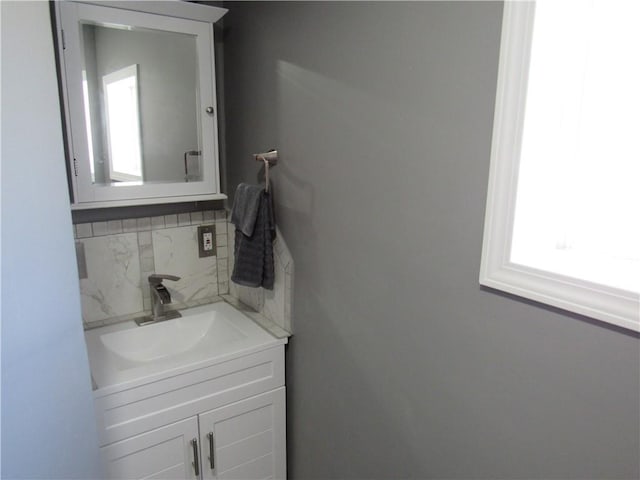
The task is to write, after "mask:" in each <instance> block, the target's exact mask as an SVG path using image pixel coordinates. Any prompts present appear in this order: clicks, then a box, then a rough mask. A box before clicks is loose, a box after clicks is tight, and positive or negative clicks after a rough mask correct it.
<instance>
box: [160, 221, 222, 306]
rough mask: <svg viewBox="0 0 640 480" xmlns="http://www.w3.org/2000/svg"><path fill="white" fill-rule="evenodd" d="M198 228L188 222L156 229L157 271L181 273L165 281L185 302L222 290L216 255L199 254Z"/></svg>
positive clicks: (175, 297)
mask: <svg viewBox="0 0 640 480" xmlns="http://www.w3.org/2000/svg"><path fill="white" fill-rule="evenodd" d="M178 221H179V220H178ZM197 231H198V227H197V226H188V227H178V228H172V229H166V230H156V231H154V232H153V233H152V241H153V257H154V264H155V271H156V273H166V274H170V275H177V276H179V277H181V279H180V280H178V281H177V282H171V281H167V282H165V283H164V285H165V286H166V287H167V289H169V292H170V293H171V296H172V298H173V299H174V301H176V302H182V303H185V302H189V301H193V300H199V299H203V298H209V297H212V296H214V295H217V294H218V279H217V275H216V259H215V257H204V258H199V257H198V240H197Z"/></svg>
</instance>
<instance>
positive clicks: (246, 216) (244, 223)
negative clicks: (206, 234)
mask: <svg viewBox="0 0 640 480" xmlns="http://www.w3.org/2000/svg"><path fill="white" fill-rule="evenodd" d="M263 192H264V187H262V186H261V185H249V184H247V183H241V184H240V185H238V188H236V194H235V196H234V197H233V207H231V223H233V224H234V225H235V226H236V228H238V230H240V231H241V232H242V233H244V234H245V235H247V236H248V237H250V236H251V235H253V228H254V226H255V223H256V218H257V217H258V209H259V207H260V202H261V200H262V193H263Z"/></svg>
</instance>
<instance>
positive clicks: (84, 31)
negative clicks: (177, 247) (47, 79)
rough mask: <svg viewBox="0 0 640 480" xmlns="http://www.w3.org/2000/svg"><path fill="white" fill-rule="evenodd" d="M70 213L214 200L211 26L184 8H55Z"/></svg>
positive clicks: (207, 14)
mask: <svg viewBox="0 0 640 480" xmlns="http://www.w3.org/2000/svg"><path fill="white" fill-rule="evenodd" d="M55 6H56V8H57V16H56V20H57V28H58V34H59V35H58V37H59V38H60V39H63V41H62V42H59V45H58V48H59V51H60V57H61V63H60V64H59V67H60V76H61V82H62V87H63V97H64V101H65V120H66V124H67V131H66V133H67V143H68V144H69V149H68V150H69V153H70V155H69V157H70V158H69V162H70V172H71V174H70V182H71V186H72V191H73V197H74V199H73V204H72V208H74V209H77V208H101V207H110V206H124V205H142V204H150V203H168V202H171V203H173V202H179V201H197V200H215V199H223V198H226V196H225V195H223V194H221V193H220V179H219V175H218V151H217V149H218V138H217V118H216V112H215V67H214V65H215V63H214V51H213V27H212V23H213V22H215V21H216V20H218V19H219V18H221V17H222V16H223V15H224V14H225V13H226V11H227V10H226V9H222V8H218V7H210V6H204V5H198V4H193V3H188V2H162V1H160V2H156V1H147V2H99V1H93V0H92V1H91V2H90V3H85V2H84V1H82V2H81V1H78V2H76V1H65V2H55Z"/></svg>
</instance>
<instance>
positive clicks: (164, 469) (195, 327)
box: [85, 302, 287, 479]
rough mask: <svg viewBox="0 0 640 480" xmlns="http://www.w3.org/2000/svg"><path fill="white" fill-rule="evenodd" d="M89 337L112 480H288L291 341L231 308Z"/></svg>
mask: <svg viewBox="0 0 640 480" xmlns="http://www.w3.org/2000/svg"><path fill="white" fill-rule="evenodd" d="M85 337H86V342H87V350H88V353H89V360H90V364H91V371H92V375H93V378H94V382H95V383H96V389H95V390H94V398H95V407H96V417H97V423H98V430H99V438H100V445H101V451H102V454H103V458H104V459H105V463H106V465H107V475H108V477H109V478H182V479H184V478H202V479H213V478H217V479H223V478H225V479H226V478H238V479H249V478H286V442H285V382H284V345H285V344H286V342H287V339H286V338H285V339H276V338H275V337H273V336H271V335H270V334H269V333H267V332H266V331H265V330H263V329H262V328H261V327H259V326H258V325H257V324H255V323H254V322H253V321H252V320H251V319H249V318H248V317H247V316H245V315H244V314H242V313H241V312H239V311H238V310H236V309H235V308H234V307H233V306H231V305H229V304H227V303H225V302H217V303H213V304H210V305H204V306H200V307H195V308H191V309H187V310H184V311H183V317H182V318H179V319H174V320H168V321H165V322H161V323H157V324H152V325H146V326H142V327H138V326H136V324H135V323H134V322H133V321H129V322H123V323H117V324H114V325H110V326H106V327H100V328H96V329H92V330H88V331H87V332H86V333H85Z"/></svg>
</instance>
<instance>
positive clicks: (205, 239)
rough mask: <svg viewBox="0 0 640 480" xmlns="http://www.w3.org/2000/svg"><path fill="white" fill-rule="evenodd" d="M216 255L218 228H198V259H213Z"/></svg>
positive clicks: (206, 226) (201, 226)
mask: <svg viewBox="0 0 640 480" xmlns="http://www.w3.org/2000/svg"><path fill="white" fill-rule="evenodd" d="M215 254H216V226H215V225H200V226H198V257H200V258H203V257H213V256H215Z"/></svg>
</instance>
